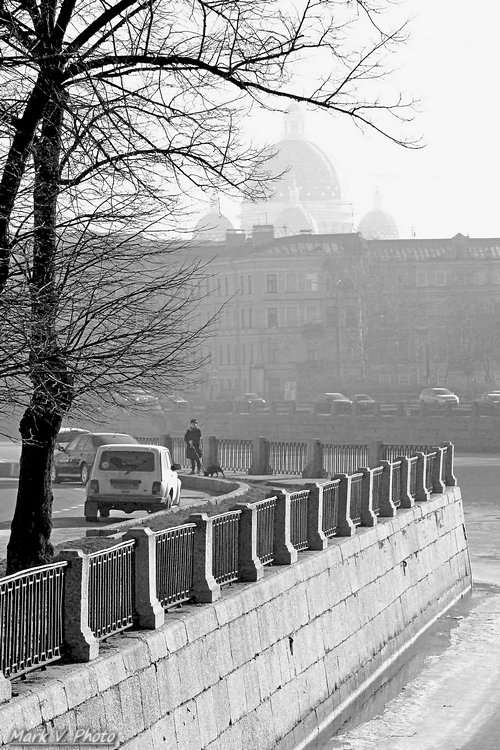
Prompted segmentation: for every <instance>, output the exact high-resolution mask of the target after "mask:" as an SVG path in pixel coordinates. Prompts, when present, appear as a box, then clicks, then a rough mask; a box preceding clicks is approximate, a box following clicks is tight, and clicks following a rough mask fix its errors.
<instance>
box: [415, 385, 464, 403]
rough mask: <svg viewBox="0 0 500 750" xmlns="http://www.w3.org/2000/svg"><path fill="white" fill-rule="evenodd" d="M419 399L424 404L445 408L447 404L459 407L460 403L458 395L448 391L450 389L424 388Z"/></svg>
mask: <svg viewBox="0 0 500 750" xmlns="http://www.w3.org/2000/svg"><path fill="white" fill-rule="evenodd" d="M419 399H420V402H421V403H422V404H430V405H434V406H445V405H446V404H451V405H452V406H458V404H459V403H460V399H459V398H458V396H457V394H456V393H453V392H452V391H450V390H448V388H424V390H423V391H422V393H421V394H420V396H419Z"/></svg>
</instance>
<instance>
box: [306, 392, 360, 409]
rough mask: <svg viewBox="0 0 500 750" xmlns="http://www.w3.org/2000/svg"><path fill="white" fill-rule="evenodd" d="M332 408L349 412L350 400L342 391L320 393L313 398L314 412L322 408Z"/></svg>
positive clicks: (350, 407)
mask: <svg viewBox="0 0 500 750" xmlns="http://www.w3.org/2000/svg"><path fill="white" fill-rule="evenodd" d="M332 408H334V409H335V411H339V412H343V413H349V412H350V411H351V409H352V401H351V399H350V398H347V396H344V394H343V393H320V394H319V395H318V396H316V398H315V399H314V411H315V412H316V413H318V412H321V411H322V410H325V411H327V412H330V411H331V410H332Z"/></svg>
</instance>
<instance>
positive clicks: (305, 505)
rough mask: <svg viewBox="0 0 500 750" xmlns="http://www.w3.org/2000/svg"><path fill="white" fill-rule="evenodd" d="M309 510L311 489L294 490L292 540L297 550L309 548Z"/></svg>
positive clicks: (291, 518)
mask: <svg viewBox="0 0 500 750" xmlns="http://www.w3.org/2000/svg"><path fill="white" fill-rule="evenodd" d="M308 510H309V490H300V491H299V492H292V494H291V495H290V541H291V542H292V544H293V546H294V547H295V549H296V550H301V549H307V548H308V546H309V540H308V536H307V518H308Z"/></svg>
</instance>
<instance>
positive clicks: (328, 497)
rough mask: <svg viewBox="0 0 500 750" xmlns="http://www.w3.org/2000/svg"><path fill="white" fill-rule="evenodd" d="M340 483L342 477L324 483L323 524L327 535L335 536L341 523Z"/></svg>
mask: <svg viewBox="0 0 500 750" xmlns="http://www.w3.org/2000/svg"><path fill="white" fill-rule="evenodd" d="M339 485H340V479H333V480H332V481H331V482H326V484H324V485H323V524H322V531H323V533H324V534H325V536H328V537H330V536H335V535H336V534H337V526H338V523H339Z"/></svg>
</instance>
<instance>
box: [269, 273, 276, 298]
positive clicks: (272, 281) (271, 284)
mask: <svg viewBox="0 0 500 750" xmlns="http://www.w3.org/2000/svg"><path fill="white" fill-rule="evenodd" d="M266 291H267V293H268V294H276V293H277V291H278V276H277V274H275V273H268V274H267V276H266Z"/></svg>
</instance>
